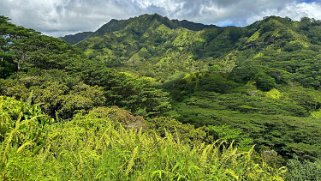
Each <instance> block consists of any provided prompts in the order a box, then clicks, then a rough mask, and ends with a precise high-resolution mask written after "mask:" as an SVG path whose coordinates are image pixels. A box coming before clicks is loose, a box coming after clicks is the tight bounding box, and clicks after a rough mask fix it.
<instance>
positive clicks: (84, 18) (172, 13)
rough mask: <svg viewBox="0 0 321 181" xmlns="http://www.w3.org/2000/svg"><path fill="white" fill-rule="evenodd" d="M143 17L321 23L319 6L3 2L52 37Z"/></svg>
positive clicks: (298, 1)
mask: <svg viewBox="0 0 321 181" xmlns="http://www.w3.org/2000/svg"><path fill="white" fill-rule="evenodd" d="M145 13H158V14H161V15H163V16H167V17H169V18H171V19H180V20H182V19H187V20H190V21H194V22H200V23H204V24H216V25H219V26H226V25H235V26H246V25H248V24H251V23H253V22H254V21H257V20H261V19H262V18H263V17H265V16H270V15H277V16H282V17H286V16H287V17H290V18H292V19H295V20H299V19H300V18H302V17H310V18H315V19H321V0H0V15H5V16H8V17H9V18H11V19H12V22H14V23H16V24H18V25H22V26H25V27H28V28H33V29H35V30H37V31H40V32H43V33H45V34H48V35H52V36H62V35H65V34H70V33H77V32H83V31H94V30H96V29H98V28H99V27H100V26H101V25H103V24H105V23H107V22H108V21H110V20H111V19H127V18H129V17H133V16H138V15H141V14H145Z"/></svg>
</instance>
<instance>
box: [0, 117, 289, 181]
mask: <svg viewBox="0 0 321 181" xmlns="http://www.w3.org/2000/svg"><path fill="white" fill-rule="evenodd" d="M11 121H13V122H15V121H14V120H11ZM25 121H26V122H27V121H35V119H34V118H33V117H30V118H29V119H24V120H21V123H23V122H25ZM17 122H20V120H19V119H18V120H17ZM49 123H50V122H48V126H45V127H44V128H43V129H44V130H43V131H44V132H46V135H45V139H44V141H42V142H41V144H38V143H37V139H35V138H34V137H28V136H27V137H28V138H31V139H30V140H23V142H13V141H12V140H14V139H16V138H18V137H17V136H18V134H14V135H13V136H10V134H11V133H12V132H13V131H14V132H19V130H21V129H25V128H23V127H21V126H20V127H17V126H15V127H13V128H11V129H8V131H7V133H9V134H8V135H9V136H5V139H4V140H3V141H2V142H1V143H0V150H1V152H0V153H1V156H2V157H3V156H4V155H5V159H2V161H1V165H0V179H2V180H106V181H107V180H108V181H109V180H122V181H123V180H124V181H126V180H197V181H198V180H220V181H221V180H283V176H284V174H285V172H286V170H285V168H278V169H276V168H272V167H270V166H268V165H267V164H265V163H264V162H263V161H262V160H261V159H260V157H258V156H257V155H256V154H255V152H254V151H253V149H251V150H249V151H246V152H244V151H239V150H238V149H237V148H236V147H234V146H233V145H230V146H224V145H226V144H223V143H222V141H218V142H216V143H213V144H205V143H202V144H199V143H195V144H187V143H186V144H185V143H182V142H180V141H179V138H178V137H177V136H173V135H172V134H170V133H166V135H165V136H164V137H161V136H159V135H158V134H157V133H156V132H155V133H153V132H151V131H148V132H144V131H142V130H137V129H126V128H125V127H123V126H122V125H121V124H119V123H117V122H115V121H114V120H111V119H109V118H94V117H88V116H79V117H76V118H74V119H73V120H71V121H69V122H60V123H53V124H49ZM39 126H40V123H39ZM32 129H36V128H32ZM23 134H33V131H32V130H31V131H30V132H29V133H28V132H23ZM20 136H21V135H20ZM30 141H32V142H34V143H35V144H34V145H29V144H28V143H30ZM8 142H10V144H8ZM25 144H26V145H25ZM8 145H9V146H8ZM24 145H25V146H24ZM21 147H23V149H22V148H21Z"/></svg>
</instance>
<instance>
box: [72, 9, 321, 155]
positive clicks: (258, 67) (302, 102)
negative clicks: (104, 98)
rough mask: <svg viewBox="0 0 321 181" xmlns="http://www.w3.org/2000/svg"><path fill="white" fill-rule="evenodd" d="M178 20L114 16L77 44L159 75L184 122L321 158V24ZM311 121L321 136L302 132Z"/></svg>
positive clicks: (116, 64) (139, 72) (126, 68)
mask: <svg viewBox="0 0 321 181" xmlns="http://www.w3.org/2000/svg"><path fill="white" fill-rule="evenodd" d="M177 22H178V21H175V20H169V19H168V18H164V17H161V16H159V15H143V16H139V17H135V18H131V19H128V20H121V21H117V20H112V21H111V22H109V23H107V24H106V25H104V26H103V27H102V28H101V29H99V30H98V31H97V32H96V33H94V36H91V37H89V38H87V39H85V40H84V41H82V42H81V43H79V44H78V45H77V47H79V48H81V49H83V50H84V51H85V55H86V56H87V57H88V58H89V59H93V60H99V61H101V62H103V63H105V65H106V66H108V67H112V68H113V69H116V70H118V71H123V72H127V73H131V74H133V75H136V76H147V77H151V78H154V79H155V80H156V81H158V82H159V83H160V84H161V87H163V88H164V89H166V90H167V91H168V92H170V94H171V96H172V99H173V100H174V101H173V102H172V103H173V108H174V109H173V110H172V112H171V113H170V115H172V116H173V115H174V116H175V117H176V118H177V119H179V120H181V121H182V122H187V123H193V124H195V125H198V126H204V125H229V126H232V127H233V128H241V129H242V130H243V131H246V132H248V133H250V135H251V137H252V138H254V142H255V143H257V144H259V145H261V146H262V147H261V148H262V149H265V147H267V148H273V149H275V150H277V151H278V152H279V153H281V154H282V155H283V156H286V157H288V156H290V155H293V154H297V155H310V156H311V155H313V156H312V157H320V155H321V152H320V150H321V148H320V147H319V146H317V144H316V143H315V142H314V141H313V140H310V138H311V137H313V138H314V139H317V140H320V137H319V136H318V135H319V133H320V131H319V130H320V124H319V121H318V119H319V118H320V117H318V115H319V111H320V110H319V109H320V105H321V100H320V98H319V91H318V90H319V87H320V83H321V79H320V77H321V76H320V75H321V72H320V71H319V68H318V67H319V66H318V65H321V64H320V63H321V62H319V61H320V58H319V57H320V49H321V47H320V42H319V41H318V39H317V37H318V36H319V35H321V31H318V30H319V29H320V28H321V22H319V21H316V20H313V19H308V18H303V19H302V20H301V21H292V20H291V19H288V18H280V17H274V16H272V17H268V18H265V19H264V20H262V21H258V22H255V23H253V24H252V25H249V26H247V27H243V28H240V27H221V28H220V27H215V26H204V27H203V28H194V29H192V28H188V27H186V26H182V24H183V23H177ZM195 25H196V24H195ZM174 112H175V113H174ZM263 120H264V121H263ZM265 121H266V122H265ZM301 121H303V122H304V123H305V124H302V123H300V122H301ZM290 122H291V123H290ZM310 124H311V125H310ZM301 125H304V126H303V127H301ZM308 125H310V126H308ZM306 127H309V128H308V129H309V130H310V129H311V130H310V131H311V132H313V133H316V135H308V134H305V136H303V137H302V138H300V139H296V138H294V137H295V135H296V134H297V132H305V131H304V130H305V129H306ZM272 128H277V129H276V132H277V134H275V135H274V133H273V132H274V131H273V129H272ZM269 131H271V133H269ZM292 132H293V134H292ZM279 133H281V135H279ZM285 133H288V134H285ZM266 134H268V137H266ZM300 148H304V150H305V151H303V150H301V149H300ZM299 150H300V151H299ZM290 157H291V156H290Z"/></svg>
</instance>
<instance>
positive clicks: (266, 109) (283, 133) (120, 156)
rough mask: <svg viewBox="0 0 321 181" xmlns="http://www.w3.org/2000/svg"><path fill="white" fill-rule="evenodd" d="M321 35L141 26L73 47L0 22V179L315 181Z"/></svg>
mask: <svg viewBox="0 0 321 181" xmlns="http://www.w3.org/2000/svg"><path fill="white" fill-rule="evenodd" d="M320 30H321V22H320V21H316V20H314V19H309V18H303V19H302V20H301V21H292V20H290V19H288V18H280V17H268V18H265V19H264V20H262V21H258V22H256V23H254V24H252V25H250V26H247V27H244V28H238V27H226V28H220V27H216V26H207V25H202V24H198V23H192V22H188V21H178V20H169V19H168V18H164V17H161V16H159V15H143V16H140V17H135V18H131V19H128V20H121V21H118V20H112V21H110V22H109V23H107V24H105V25H104V26H103V27H101V28H100V29H99V30H97V31H96V32H93V33H91V32H88V33H87V32H86V33H82V34H78V35H76V36H72V35H70V36H66V37H65V38H64V40H66V41H69V42H70V43H72V44H74V45H71V44H67V43H65V42H64V41H62V40H59V39H56V38H53V37H48V36H44V35H41V34H40V33H38V32H35V31H33V30H30V29H25V28H23V27H18V26H16V25H14V24H12V23H10V22H9V20H8V18H6V17H2V16H1V17H0V95H2V96H5V97H0V156H1V158H0V159H1V163H0V170H1V171H0V178H2V179H7V180H8V179H9V180H39V179H40V180H42V179H44V178H46V179H49V180H64V179H66V178H70V179H72V180H79V179H85V180H86V179H93V178H94V179H97V180H233V179H234V180H283V179H288V180H293V179H294V180H319V179H320V175H318V173H319V171H320V158H321V146H320V143H321V131H320V130H321V122H320V119H321V110H320V108H321V96H320V89H321V72H320V66H319V64H320V57H321V53H320V50H321V43H320V42H321V39H320V37H321V31H320ZM18 100H19V101H18ZM113 106H118V107H121V108H118V107H113ZM130 112H131V113H130ZM133 114H134V115H135V116H133ZM139 116H141V117H139ZM177 120H179V121H180V122H178V121H177ZM217 140H220V141H217ZM253 145H256V146H255V147H253ZM283 166H284V167H283ZM47 168H51V169H50V170H48V169H47ZM303 170H304V171H303Z"/></svg>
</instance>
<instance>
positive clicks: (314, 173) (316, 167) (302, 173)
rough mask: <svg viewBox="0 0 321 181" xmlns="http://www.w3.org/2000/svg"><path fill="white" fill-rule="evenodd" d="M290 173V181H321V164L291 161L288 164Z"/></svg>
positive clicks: (288, 177)
mask: <svg viewBox="0 0 321 181" xmlns="http://www.w3.org/2000/svg"><path fill="white" fill-rule="evenodd" d="M287 166H288V168H289V172H288V173H287V179H288V180H320V179H321V163H320V160H319V161H316V162H309V161H303V162H301V161H299V160H298V159H293V160H289V162H288V164H287Z"/></svg>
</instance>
